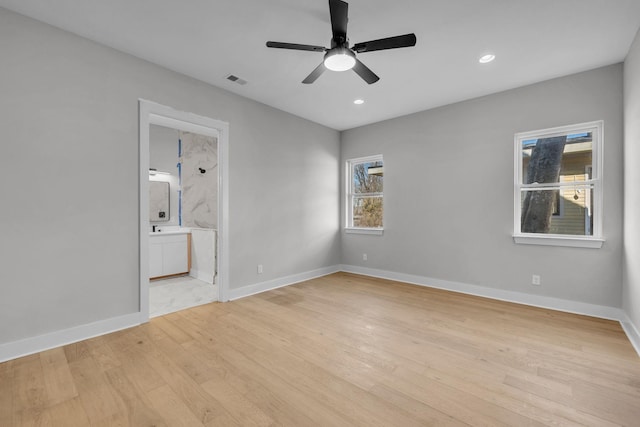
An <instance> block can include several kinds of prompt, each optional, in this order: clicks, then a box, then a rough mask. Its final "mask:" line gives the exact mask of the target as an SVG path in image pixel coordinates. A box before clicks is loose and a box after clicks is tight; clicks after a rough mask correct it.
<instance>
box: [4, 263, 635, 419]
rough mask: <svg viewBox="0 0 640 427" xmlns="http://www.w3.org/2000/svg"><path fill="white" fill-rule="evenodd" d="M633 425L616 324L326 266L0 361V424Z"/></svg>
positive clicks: (627, 353) (630, 361) (631, 383)
mask: <svg viewBox="0 0 640 427" xmlns="http://www.w3.org/2000/svg"><path fill="white" fill-rule="evenodd" d="M22 425H45V426H47V425H51V426H64V427H70V426H83V427H84V426H89V425H91V426H93V425H95V426H108V425H122V426H126V425H130V426H151V425H154V426H164V425H166V426H172V427H173V426H183V425H184V426H200V425H206V426H227V425H240V426H252V425H289V426H297V427H299V426H314V425H322V426H341V425H358V426H360V425H361V426H402V427H408V426H425V425H474V426H475V425H478V426H518V427H520V426H540V425H572V426H576V425H587V426H598V427H600V426H614V425H627V426H631V425H634V426H638V425H640V358H638V356H637V354H636V353H635V352H634V350H633V348H632V346H631V344H630V343H629V341H628V340H627V338H626V337H625V335H624V333H623V331H622V330H621V328H620V326H619V324H617V323H616V322H612V321H606V320H599V319H594V318H589V317H584V316H577V315H571V314H566V313H560V312H555V311H550V310H543V309H537V308H532V307H526V306H520V305H515V304H509V303H504V302H499V301H492V300H488V299H483V298H477V297H472V296H467V295H462V294H455V293H449V292H445V291H439V290H433V289H428V288H422V287H417V286H411V285H406V284H401V283H395V282H390V281H385V280H378V279H371V278H365V277H362V276H356V275H351V274H344V273H339V274H334V275H331V276H327V277H323V278H320V279H315V280H311V281H308V282H304V283H301V284H298V285H294V286H289V287H287V288H282V289H278V290H274V291H270V292H266V293H263V294H260V295H255V296H252V297H248V298H244V299H241V300H238V301H235V302H231V303H225V304H220V303H213V304H208V305H205V306H201V307H197V308H192V309H189V310H185V311H182V312H179V313H174V314H170V315H167V316H164V317H159V318H156V319H153V320H151V322H149V323H148V324H146V325H142V326H140V327H135V328H132V329H128V330H125V331H121V332H117V333H113V334H110V335H106V336H102V337H98V338H94V339H90V340H87V341H82V342H80V343H77V344H72V345H68V346H66V347H63V348H58V349H54V350H50V351H45V352H42V353H39V354H35V355H32V356H28V357H24V358H21V359H17V360H14V361H10V362H6V363H2V364H0V426H22Z"/></svg>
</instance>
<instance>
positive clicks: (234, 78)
mask: <svg viewBox="0 0 640 427" xmlns="http://www.w3.org/2000/svg"><path fill="white" fill-rule="evenodd" d="M227 80H229V81H231V82H234V83H238V84H239V85H243V86H244V85H246V84H247V81H246V80H243V79H241V78H240V77H238V76H234V75H233V74H229V75H228V76H227Z"/></svg>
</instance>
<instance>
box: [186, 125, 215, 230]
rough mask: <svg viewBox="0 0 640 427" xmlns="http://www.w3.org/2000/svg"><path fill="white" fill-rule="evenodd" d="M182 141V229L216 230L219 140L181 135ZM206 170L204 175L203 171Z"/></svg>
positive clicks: (191, 134)
mask: <svg viewBox="0 0 640 427" xmlns="http://www.w3.org/2000/svg"><path fill="white" fill-rule="evenodd" d="M180 140H181V141H182V158H181V160H180V161H181V163H182V171H181V175H182V226H184V227H198V228H212V229H216V228H217V224H218V139H217V138H215V137H212V136H204V135H198V134H195V133H190V132H180ZM203 171H204V172H203Z"/></svg>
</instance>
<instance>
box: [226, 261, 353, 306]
mask: <svg viewBox="0 0 640 427" xmlns="http://www.w3.org/2000/svg"><path fill="white" fill-rule="evenodd" d="M339 271H340V266H339V265H333V266H330V267H324V268H319V269H317V270H311V271H306V272H304V273H298V274H292V275H291V276H285V277H280V278H277V279H273V280H268V281H266V282H261V283H255V284H253V285H247V286H243V287H241V288H237V289H229V300H234V299H238V298H243V297H248V296H249V295H254V294H259V293H261V292H266V291H270V290H272V289H277V288H281V287H283V286H288V285H293V284H294V283H299V282H304V281H305V280H311V279H315V278H316V277H322V276H326V275H328V274H333V273H337V272H339Z"/></svg>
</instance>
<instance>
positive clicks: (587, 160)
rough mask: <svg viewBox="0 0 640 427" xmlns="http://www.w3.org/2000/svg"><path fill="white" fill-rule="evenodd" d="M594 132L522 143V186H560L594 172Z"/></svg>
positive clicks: (530, 140)
mask: <svg viewBox="0 0 640 427" xmlns="http://www.w3.org/2000/svg"><path fill="white" fill-rule="evenodd" d="M592 144H593V134H592V132H583V133H574V134H569V135H561V136H554V137H551V138H539V139H529V140H525V141H522V183H523V184H533V183H539V184H543V183H554V182H561V181H562V179H561V177H562V176H570V175H576V174H584V173H585V171H586V170H587V168H589V169H590V168H591V158H592V155H591V153H592Z"/></svg>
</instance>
